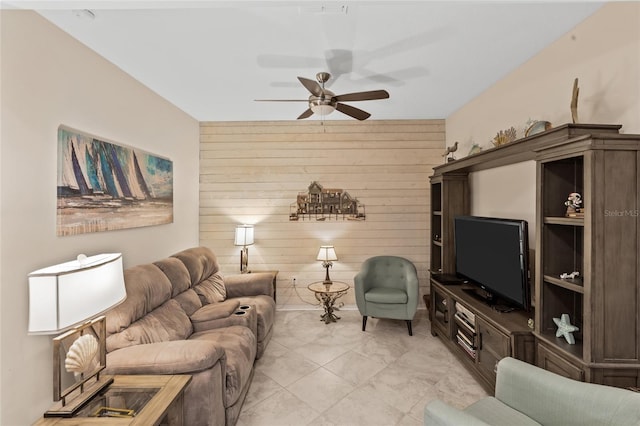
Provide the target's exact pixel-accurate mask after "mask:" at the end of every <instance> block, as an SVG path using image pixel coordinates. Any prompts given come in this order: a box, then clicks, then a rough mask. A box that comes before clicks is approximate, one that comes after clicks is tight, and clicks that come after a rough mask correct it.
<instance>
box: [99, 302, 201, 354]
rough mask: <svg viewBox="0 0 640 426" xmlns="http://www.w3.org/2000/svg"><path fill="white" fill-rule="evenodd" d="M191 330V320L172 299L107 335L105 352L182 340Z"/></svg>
mask: <svg viewBox="0 0 640 426" xmlns="http://www.w3.org/2000/svg"><path fill="white" fill-rule="evenodd" d="M192 332H193V328H192V325H191V320H190V319H189V317H188V316H187V314H186V313H185V312H184V311H183V310H182V308H181V307H180V304H179V303H178V302H176V301H175V300H174V299H170V300H169V301H168V302H166V303H165V304H163V305H162V306H160V307H159V308H157V309H155V310H153V311H152V312H150V313H148V314H147V315H145V316H144V318H141V319H139V320H138V321H136V322H134V323H133V324H131V325H130V326H129V327H127V328H126V329H125V330H123V331H122V332H120V333H115V334H112V335H110V336H109V337H107V352H111V351H114V350H116V349H120V348H124V347H127V346H132V345H142V344H146V343H155V342H167V341H171V340H184V339H186V338H187V337H189V335H190V334H191V333H192Z"/></svg>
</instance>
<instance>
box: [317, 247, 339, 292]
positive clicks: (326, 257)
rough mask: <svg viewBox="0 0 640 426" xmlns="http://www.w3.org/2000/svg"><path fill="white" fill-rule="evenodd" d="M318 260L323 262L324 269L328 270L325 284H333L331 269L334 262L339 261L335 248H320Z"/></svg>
mask: <svg viewBox="0 0 640 426" xmlns="http://www.w3.org/2000/svg"><path fill="white" fill-rule="evenodd" d="M317 260H322V267H323V268H326V269H327V275H326V276H325V278H324V281H323V284H331V278H329V268H330V267H331V266H333V262H332V261H333V260H338V256H336V250H335V248H334V247H333V246H320V251H319V252H318V258H317Z"/></svg>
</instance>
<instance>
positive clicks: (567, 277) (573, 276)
mask: <svg viewBox="0 0 640 426" xmlns="http://www.w3.org/2000/svg"><path fill="white" fill-rule="evenodd" d="M579 277H580V272H578V271H573V272H571V273H570V274H569V273H566V272H563V273H562V274H560V278H561V279H563V280H573V279H577V278H579Z"/></svg>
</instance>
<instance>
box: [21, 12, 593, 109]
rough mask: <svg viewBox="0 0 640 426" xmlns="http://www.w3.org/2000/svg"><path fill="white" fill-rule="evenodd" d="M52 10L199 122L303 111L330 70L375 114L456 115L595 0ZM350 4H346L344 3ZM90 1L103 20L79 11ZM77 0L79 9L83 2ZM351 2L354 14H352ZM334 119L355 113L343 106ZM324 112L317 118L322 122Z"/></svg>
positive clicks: (56, 19)
mask: <svg viewBox="0 0 640 426" xmlns="http://www.w3.org/2000/svg"><path fill="white" fill-rule="evenodd" d="M28 3H29V6H30V7H32V8H35V9H38V12H39V13H41V14H42V15H43V16H44V17H45V18H47V19H48V20H50V21H51V22H53V23H54V24H55V25H57V26H59V27H60V28H62V29H63V30H64V31H66V32H68V33H69V34H71V35H72V36H73V37H75V38H76V39H78V40H80V41H81V42H82V43H84V44H86V45H87V46H89V47H90V48H91V49H93V50H95V51H96V52H97V53H99V54H100V55H102V56H103V57H105V58H106V59H108V60H109V61H110V62H112V63H114V64H116V65H117V66H118V67H120V68H121V69H123V70H124V71H125V72H127V73H128V74H130V75H131V76H133V77H134V78H135V79H137V80H139V81H140V82H142V83H143V84H144V85H146V86H148V87H149V88H150V89H151V90H153V91H155V92H156V93H158V94H159V95H160V96H162V97H164V98H165V99H167V100H168V101H170V102H171V103H173V104H175V105H176V106H177V107H179V108H180V109H182V110H184V111H185V112H187V113H188V114H190V115H191V116H193V117H194V118H196V119H197V120H200V121H207V120H215V121H226V120H292V119H295V118H296V117H297V116H298V115H299V114H300V113H302V112H303V111H304V110H305V109H306V108H307V105H306V104H305V103H304V102H299V103H297V102H293V103H265V102H254V99H302V100H304V99H307V97H308V95H309V93H308V92H307V91H306V89H305V88H304V87H303V86H302V85H301V84H300V83H299V82H298V80H297V78H296V77H297V76H303V77H307V78H310V79H314V78H315V74H316V73H317V72H319V71H329V72H331V73H332V74H333V79H332V80H331V81H329V83H328V86H327V87H328V88H330V89H331V90H332V91H333V92H334V93H336V94H342V93H350V92H357V91H365V90H377V89H386V90H387V91H388V92H389V93H390V98H389V99H386V100H377V101H363V102H353V103H352V105H353V106H356V107H358V108H361V109H364V110H366V111H368V112H370V113H371V114H372V119H420V118H446V117H447V116H449V115H450V114H451V113H452V112H454V111H455V110H457V109H458V108H460V107H461V106H462V105H464V104H465V103H467V102H468V101H469V100H471V99H472V98H474V97H475V96H477V95H478V94H480V93H481V92H482V91H484V90H485V89H487V88H488V87H490V86H491V85H492V84H493V83H495V82H496V81H498V80H500V79H501V78H503V77H504V76H505V75H506V74H508V73H509V72H510V71H512V70H514V69H515V68H517V67H518V66H519V65H521V64H522V63H524V62H526V61H527V60H528V59H529V58H531V57H532V56H534V55H535V54H536V53H537V52H539V51H540V50H542V49H544V47H545V46H548V45H549V44H550V43H552V42H553V41H555V40H557V39H558V38H560V37H570V36H571V33H570V31H571V29H572V28H573V27H575V26H576V25H577V24H578V23H579V22H581V21H583V20H584V19H585V18H586V17H588V16H589V15H591V14H592V13H593V12H595V11H596V10H597V9H598V8H599V7H600V6H601V5H602V3H599V2H593V1H570V2H553V1H548V2H542V1H529V2H523V1H510V2H508V1H501V2H496V1H492V2H487V1H439V2H438V1H408V2H407V1H361V2H353V1H342V2H336V1H327V2H315V1H279V2H272V1H251V2H249V1H235V2H230V1H205V0H201V1H182V2H179V1H164V2H158V1H151V0H147V1H139V0H138V1H127V2H125V1H116V0H112V1H93V2H89V1H66V2H65V1H59V2H58V3H56V8H55V9H49V10H43V9H41V7H44V5H45V4H46V5H47V7H51V5H52V3H45V2H28ZM345 7H346V9H345ZM84 8H88V9H90V10H91V11H92V12H93V14H94V15H95V17H94V18H93V19H91V18H90V17H88V16H87V15H86V14H83V13H78V9H84ZM72 9H74V10H72ZM345 10H346V13H345ZM329 118H331V119H351V118H348V117H347V116H345V115H343V114H341V113H339V112H334V113H333V114H332V115H331V116H330V117H329ZM313 119H314V118H313V117H312V118H311V120H313Z"/></svg>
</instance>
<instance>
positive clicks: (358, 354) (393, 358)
mask: <svg viewBox="0 0 640 426" xmlns="http://www.w3.org/2000/svg"><path fill="white" fill-rule="evenodd" d="M320 314H321V311H319V310H301V311H277V312H276V321H275V324H274V327H275V328H274V334H273V337H272V339H271V342H270V343H269V346H268V347H267V350H266V351H265V354H264V355H263V356H262V358H261V359H259V360H257V361H256V373H255V376H254V380H253V383H252V385H251V388H250V389H249V392H248V394H247V398H246V400H245V403H244V405H243V408H242V411H241V413H240V417H239V420H238V426H281V425H296V426H304V425H309V426H351V425H353V426H364V425H366V426H376V425H384V426H418V425H422V421H423V420H422V419H423V415H424V407H425V405H426V404H427V403H429V401H431V400H433V399H436V398H437V399H441V400H443V401H445V402H448V403H450V404H452V405H454V406H457V407H460V408H463V407H466V406H467V405H469V404H471V403H472V402H475V401H476V400H478V399H480V398H482V397H483V396H486V392H485V391H484V389H483V388H482V387H481V386H480V385H479V384H478V383H477V381H476V380H475V378H474V377H473V376H472V375H471V374H470V373H469V372H468V371H467V370H466V369H465V368H464V367H463V366H462V365H461V364H460V362H459V361H458V360H457V359H456V358H455V357H454V356H453V355H452V354H451V352H450V351H449V350H448V349H447V348H446V347H445V346H444V345H443V343H442V342H441V341H440V340H439V339H438V338H436V337H434V336H432V335H431V332H430V328H429V327H430V326H429V321H428V317H427V313H426V311H425V310H421V311H418V313H417V314H416V318H415V319H414V321H413V336H409V335H408V332H407V328H406V323H405V322H404V321H393V320H385V319H377V318H370V319H369V321H368V323H367V330H366V331H365V332H362V317H361V316H360V313H359V312H358V311H357V310H353V309H344V310H341V311H340V312H339V315H340V316H341V319H340V320H338V321H337V322H336V323H330V324H324V323H323V322H321V321H320V320H319V319H320Z"/></svg>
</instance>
